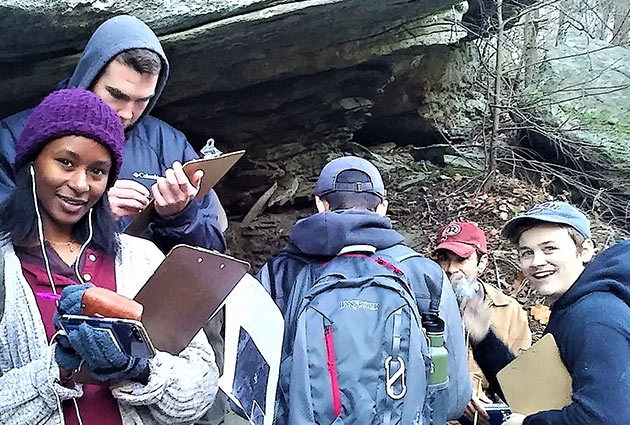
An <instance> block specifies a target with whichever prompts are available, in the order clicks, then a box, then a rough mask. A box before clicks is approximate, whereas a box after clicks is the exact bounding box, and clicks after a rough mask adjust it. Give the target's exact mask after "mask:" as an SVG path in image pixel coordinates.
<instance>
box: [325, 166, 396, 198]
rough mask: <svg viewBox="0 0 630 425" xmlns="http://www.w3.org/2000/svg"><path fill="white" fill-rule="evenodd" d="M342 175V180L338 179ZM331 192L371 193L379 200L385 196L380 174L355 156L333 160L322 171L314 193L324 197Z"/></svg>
mask: <svg viewBox="0 0 630 425" xmlns="http://www.w3.org/2000/svg"><path fill="white" fill-rule="evenodd" d="M346 171H354V173H346ZM342 173H343V178H340V175H341V174H342ZM348 176H350V178H348ZM332 192H356V193H371V194H373V195H376V196H378V197H379V198H381V199H385V195H386V191H385V186H384V185H383V179H382V178H381V173H379V172H378V170H377V169H376V167H375V166H374V165H373V164H372V163H371V162H370V161H368V160H366V159H363V158H359V157H356V156H344V157H341V158H337V159H334V160H332V161H330V162H329V163H328V164H326V166H325V167H324V168H323V169H322V172H321V173H320V174H319V178H318V179H317V183H316V184H315V191H314V193H315V195H317V196H324V195H326V194H328V193H332Z"/></svg>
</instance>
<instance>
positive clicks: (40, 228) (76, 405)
mask: <svg viewBox="0 0 630 425" xmlns="http://www.w3.org/2000/svg"><path fill="white" fill-rule="evenodd" d="M30 174H31V181H32V183H33V184H32V185H31V188H32V190H33V204H34V205H35V215H36V216H37V235H38V237H39V246H40V249H41V250H42V255H43V257H44V266H45V267H46V274H47V275H48V282H49V283H50V287H51V288H52V291H53V294H55V295H58V294H57V287H56V286H55V281H54V279H53V275H52V271H51V270H50V261H49V260H48V254H47V253H46V246H45V245H44V242H45V239H44V224H43V222H42V216H41V213H40V211H39V203H38V202H37V189H36V183H35V170H34V168H33V165H31V166H30ZM91 213H92V210H90V216H89V221H90V237H91V233H92V227H91V224H92V221H91V219H92V214H91ZM85 245H86V244H84V246H85ZM84 246H82V247H81V249H82V250H83V249H84ZM80 255H81V251H79V257H77V260H78V258H81V257H80ZM77 263H78V261H77ZM75 270H78V269H75ZM79 279H81V278H80V277H79ZM55 303H56V304H57V307H59V301H58V300H55ZM61 332H62V331H57V332H55V334H54V335H53V336H52V338H51V339H50V341H49V342H48V346H49V347H50V346H51V345H52V343H53V342H54V341H55V338H56V337H57V335H59V334H60V333H61ZM52 354H53V350H48V359H47V360H48V361H47V367H48V373H47V375H48V385H50V387H51V388H52V390H53V392H54V393H55V398H56V400H57V409H58V410H59V416H60V418H61V423H62V425H65V423H66V420H65V418H64V414H63V406H62V405H61V398H60V397H59V394H58V393H57V391H56V390H55V383H54V382H53V381H52V376H51V374H50V369H51V368H52V362H53V359H52ZM72 402H73V404H74V410H75V411H76V414H77V419H78V421H79V425H83V421H82V420H81V414H80V413H79V403H78V402H77V399H76V398H73V399H72Z"/></svg>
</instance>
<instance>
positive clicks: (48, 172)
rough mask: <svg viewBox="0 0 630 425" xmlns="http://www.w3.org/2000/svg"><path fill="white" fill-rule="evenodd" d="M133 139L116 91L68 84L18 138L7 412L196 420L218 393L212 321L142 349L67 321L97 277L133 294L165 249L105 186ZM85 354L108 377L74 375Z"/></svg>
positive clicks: (103, 420) (74, 418) (2, 404)
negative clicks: (113, 201)
mask: <svg viewBox="0 0 630 425" xmlns="http://www.w3.org/2000/svg"><path fill="white" fill-rule="evenodd" d="M124 140H125V137H124V130H123V127H122V124H121V122H120V119H119V117H118V115H117V114H116V113H115V112H114V111H113V110H112V109H111V108H110V107H109V106H108V105H107V104H106V103H104V102H103V101H102V100H101V99H100V98H99V97H98V96H96V95H95V94H93V93H91V92H89V91H85V90H82V89H67V90H60V91H56V92H54V93H52V94H50V95H49V96H48V97H46V98H45V99H44V100H43V101H42V103H41V104H39V105H38V106H37V107H36V108H35V109H34V110H33V113H32V114H31V116H30V117H29V119H28V122H27V123H26V126H25V128H24V130H23V132H22V134H21V135H20V138H19V139H18V141H17V144H16V157H15V158H16V159H15V164H14V171H15V179H16V187H15V190H14V191H13V193H12V194H11V196H10V197H9V198H8V199H7V200H6V202H5V203H4V204H3V205H1V206H0V252H1V257H0V258H1V260H2V268H1V269H0V271H1V276H2V279H1V280H0V423H3V424H59V423H67V424H83V423H85V424H90V425H93V424H164V423H193V422H194V421H196V420H197V419H198V418H199V417H200V416H201V415H203V413H204V412H205V410H207V409H208V408H209V407H210V405H211V404H212V402H213V401H214V397H215V394H216V391H217V379H218V372H217V368H216V365H215V362H214V353H213V352H212V349H211V347H210V346H209V344H208V342H207V340H206V338H205V336H204V335H203V334H202V333H200V334H198V335H197V337H196V338H195V339H194V340H193V341H192V342H191V343H190V345H189V346H188V347H187V348H186V349H184V350H183V351H182V352H181V353H180V355H179V356H173V355H171V354H168V353H164V352H157V354H156V355H155V356H154V357H153V358H151V359H143V358H136V357H133V356H130V355H127V354H125V353H124V352H122V351H121V350H120V348H119V347H117V346H116V345H115V343H114V341H113V340H112V339H111V338H109V337H108V336H107V333H103V332H98V331H97V330H96V329H94V328H92V327H90V326H89V325H82V326H81V327H79V328H78V329H75V330H72V331H69V332H68V334H64V333H61V334H60V333H59V332H58V331H59V330H60V324H59V321H58V319H57V318H58V317H59V316H60V315H62V314H79V313H80V311H81V299H82V296H83V293H84V292H85V290H86V289H87V288H88V287H90V286H93V285H95V286H99V287H102V288H105V289H109V290H111V291H116V292H118V293H119V294H121V295H125V296H127V297H129V298H132V297H133V296H134V295H135V294H136V293H137V292H138V290H139V289H140V287H141V286H142V284H143V283H144V282H146V280H147V279H148V278H149V277H150V276H151V274H152V273H153V271H154V270H155V269H156V267H157V266H158V264H159V263H160V262H161V261H162V259H163V255H162V253H161V252H160V251H159V250H158V249H157V247H155V245H153V243H151V242H149V241H146V240H142V239H138V238H134V237H131V236H128V235H122V234H119V233H117V230H116V229H117V227H116V225H115V223H114V219H113V217H112V215H111V212H110V208H109V205H108V204H107V197H106V196H104V194H105V193H106V191H107V189H108V188H109V187H111V185H112V184H113V182H115V181H116V178H117V176H118V173H119V172H120V167H121V164H122V152H123V144H124ZM103 334H105V336H103ZM82 364H86V365H87V366H88V367H89V370H90V373H91V377H92V379H93V380H94V382H99V383H100V384H81V383H79V382H76V381H75V375H74V372H75V371H76V370H77V369H79V367H80V366H81V365H82Z"/></svg>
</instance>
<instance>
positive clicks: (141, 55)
mask: <svg viewBox="0 0 630 425" xmlns="http://www.w3.org/2000/svg"><path fill="white" fill-rule="evenodd" d="M114 60H115V61H117V62H120V63H122V64H124V65H127V66H129V67H131V68H133V69H134V70H135V71H136V72H138V73H140V74H145V75H158V74H159V73H160V71H161V70H162V60H161V59H160V56H159V55H158V54H157V53H155V52H154V51H153V50H149V49H143V48H136V49H129V50H125V51H122V52H120V53H118V54H117V55H116V56H114Z"/></svg>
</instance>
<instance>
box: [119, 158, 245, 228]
mask: <svg viewBox="0 0 630 425" xmlns="http://www.w3.org/2000/svg"><path fill="white" fill-rule="evenodd" d="M244 154H245V151H244V150H240V151H235V152H230V153H225V154H221V155H219V156H216V157H213V158H200V159H193V160H192V161H188V162H187V163H185V164H184V172H185V173H186V175H187V176H188V178H189V179H190V178H192V176H193V174H195V171H197V170H203V173H204V174H203V178H202V179H201V186H200V187H199V193H198V194H197V196H196V199H201V198H203V197H204V196H206V194H207V193H208V192H209V191H210V189H212V188H213V187H214V186H215V185H216V184H217V183H218V182H219V180H221V178H223V176H224V175H225V174H226V173H227V172H228V171H229V170H230V168H232V167H233V166H234V164H236V162H237V161H238V160H239V159H241V157H242V156H243V155H244ZM153 210H155V206H154V204H153V200H151V202H149V205H147V207H146V208H145V209H144V210H143V211H142V212H141V213H140V214H138V215H136V217H135V218H134V219H133V221H132V222H131V223H129V225H128V226H127V227H126V228H125V233H127V234H129V235H133V236H140V235H141V234H142V232H144V229H146V228H147V226H148V225H149V222H150V221H151V214H152V213H153Z"/></svg>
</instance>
